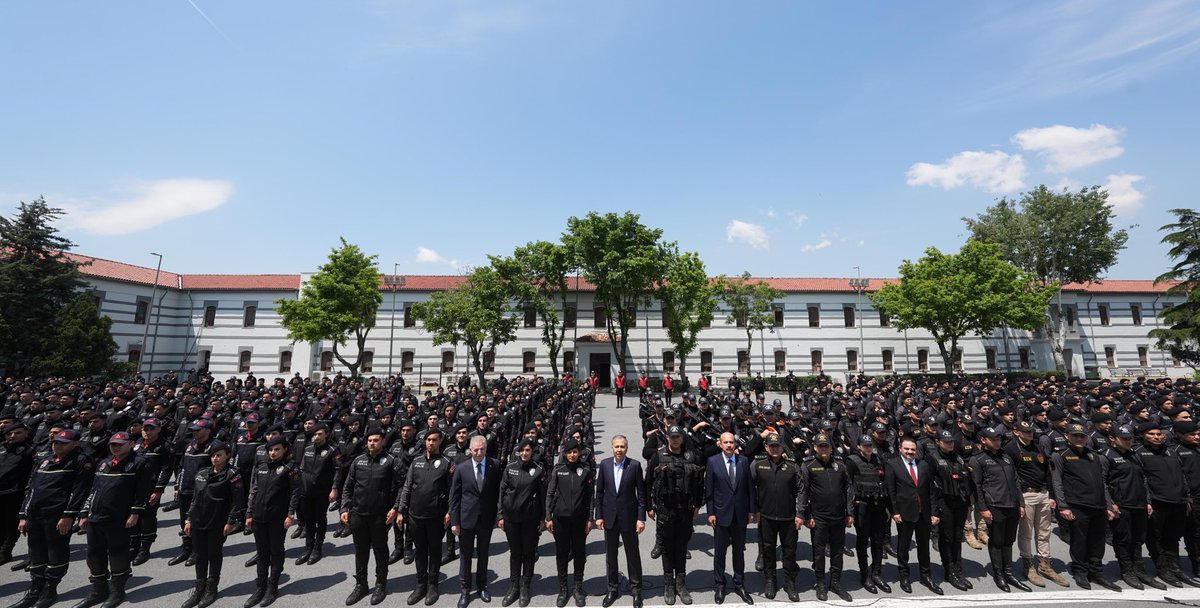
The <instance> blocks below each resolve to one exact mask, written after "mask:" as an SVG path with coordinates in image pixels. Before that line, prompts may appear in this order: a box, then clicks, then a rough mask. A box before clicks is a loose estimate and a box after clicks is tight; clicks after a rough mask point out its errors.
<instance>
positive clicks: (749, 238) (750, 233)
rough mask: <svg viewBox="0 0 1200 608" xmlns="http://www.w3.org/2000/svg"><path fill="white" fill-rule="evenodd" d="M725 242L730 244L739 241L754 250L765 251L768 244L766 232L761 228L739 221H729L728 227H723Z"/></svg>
mask: <svg viewBox="0 0 1200 608" xmlns="http://www.w3.org/2000/svg"><path fill="white" fill-rule="evenodd" d="M725 240H726V241H727V242H730V243H732V242H734V241H741V242H743V243H746V244H747V245H749V246H751V247H753V248H755V249H766V248H767V246H768V245H769V244H770V239H768V238H767V231H766V230H764V229H763V227H762V226H760V225H758V224H751V223H749V222H743V221H741V220H730V221H729V225H727V226H725Z"/></svg>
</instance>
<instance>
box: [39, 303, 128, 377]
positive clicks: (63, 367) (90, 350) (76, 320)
mask: <svg viewBox="0 0 1200 608" xmlns="http://www.w3.org/2000/svg"><path fill="white" fill-rule="evenodd" d="M112 324H113V322H112V319H110V318H108V317H106V316H100V314H99V313H98V311H97V310H96V304H95V303H94V302H93V301H92V297H91V295H89V294H86V293H78V294H76V295H75V297H74V298H73V299H72V300H71V301H70V302H68V303H67V305H66V306H64V307H62V308H61V309H59V311H58V314H57V315H56V317H55V320H54V324H53V325H52V326H50V331H48V332H46V334H45V340H44V343H43V347H42V349H41V354H39V355H38V356H37V357H35V358H34V360H33V372H34V373H35V374H37V375H39V376H64V377H67V378H82V377H85V376H92V375H103V376H107V377H120V376H124V375H128V373H129V372H130V371H132V370H131V369H130V366H131V364H128V363H118V362H117V361H114V357H116V355H117V350H118V348H117V343H116V342H114V341H113V339H112Z"/></svg>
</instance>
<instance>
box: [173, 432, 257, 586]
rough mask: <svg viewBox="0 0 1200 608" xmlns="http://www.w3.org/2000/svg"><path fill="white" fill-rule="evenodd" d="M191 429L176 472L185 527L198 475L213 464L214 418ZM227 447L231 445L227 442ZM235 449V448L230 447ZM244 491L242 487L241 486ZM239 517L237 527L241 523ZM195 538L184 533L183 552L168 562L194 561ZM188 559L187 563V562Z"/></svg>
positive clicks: (243, 497) (176, 495)
mask: <svg viewBox="0 0 1200 608" xmlns="http://www.w3.org/2000/svg"><path fill="white" fill-rule="evenodd" d="M188 430H190V431H191V432H192V442H191V443H189V444H188V445H187V447H186V448H184V450H183V455H182V456H180V458H179V470H178V471H177V472H176V473H175V502H176V503H177V504H178V505H179V526H180V527H181V528H182V527H183V526H185V525H186V524H187V520H188V509H190V508H191V506H192V498H193V497H194V496H195V492H196V490H195V485H196V475H197V474H198V473H199V472H200V471H201V470H203V469H206V468H208V467H210V466H212V458H211V447H212V446H211V444H212V442H213V440H212V432H213V423H212V421H211V420H205V419H200V420H197V421H196V422H193V423H192V424H191V425H189V426H188ZM225 447H226V448H229V445H228V444H226V446H225ZM229 449H231V450H232V448H229ZM238 482H239V483H240V482H241V477H238ZM238 491H241V487H239V488H238ZM242 499H243V500H242V502H243V504H244V503H245V495H243V496H242ZM241 523H242V522H241V520H240V518H239V520H238V522H237V523H236V524H234V527H237V526H239V525H241ZM194 541H195V539H193V538H192V537H191V536H190V535H188V534H184V535H183V550H182V551H180V552H179V555H176V556H175V557H172V558H171V561H169V562H167V565H168V566H175V565H178V564H184V565H194V564H195V563H196V558H195V557H194V556H192V545H193V543H194ZM185 562H186V564H185Z"/></svg>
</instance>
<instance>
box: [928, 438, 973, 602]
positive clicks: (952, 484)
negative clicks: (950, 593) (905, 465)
mask: <svg viewBox="0 0 1200 608" xmlns="http://www.w3.org/2000/svg"><path fill="white" fill-rule="evenodd" d="M956 443H957V442H956V440H955V438H954V431H951V430H950V429H942V430H940V431H938V436H937V450H936V451H935V452H933V453H932V455H931V456H930V460H929V467H930V468H931V469H932V471H930V475H931V476H932V477H933V494H934V495H936V496H937V497H938V499H939V500H941V503H942V504H941V507H940V509H938V511H939V512H940V513H941V515H940V516H939V520H938V554H939V555H941V557H942V571H943V572H945V577H946V582H948V583H950V584H951V585H952V586H953V587H954V588H955V589H958V590H959V591H968V590H970V589H972V588H973V586H972V585H971V581H969V580H967V577H965V576H963V568H962V546H963V536H964V530H963V526H964V524H965V522H966V521H967V511H968V510H970V508H971V471H970V469H969V468H968V467H967V461H966V460H965V459H963V457H962V454H960V453H959V452H958V449H957V447H956Z"/></svg>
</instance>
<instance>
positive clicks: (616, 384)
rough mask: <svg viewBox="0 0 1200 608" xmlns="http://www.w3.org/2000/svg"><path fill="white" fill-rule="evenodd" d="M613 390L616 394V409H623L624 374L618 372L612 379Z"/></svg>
mask: <svg viewBox="0 0 1200 608" xmlns="http://www.w3.org/2000/svg"><path fill="white" fill-rule="evenodd" d="M613 390H614V391H615V392H616V394H617V409H621V408H622V407H625V372H623V371H620V370H618V371H617V375H616V377H614V378H613Z"/></svg>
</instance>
